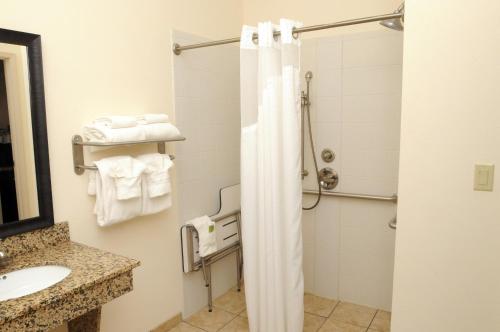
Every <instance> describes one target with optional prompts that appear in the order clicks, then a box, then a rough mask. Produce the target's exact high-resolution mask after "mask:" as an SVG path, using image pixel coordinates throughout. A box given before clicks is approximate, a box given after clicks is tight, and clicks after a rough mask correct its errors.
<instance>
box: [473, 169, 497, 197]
mask: <svg viewBox="0 0 500 332" xmlns="http://www.w3.org/2000/svg"><path fill="white" fill-rule="evenodd" d="M494 173H495V165H493V164H476V166H475V168H474V190H476V191H493V179H494Z"/></svg>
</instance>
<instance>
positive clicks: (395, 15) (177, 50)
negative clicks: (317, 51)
mask: <svg viewBox="0 0 500 332" xmlns="http://www.w3.org/2000/svg"><path fill="white" fill-rule="evenodd" d="M403 16H404V14H403V13H392V14H385V15H378V16H370V17H363V18H356V19H353V20H347V21H340V22H335V23H328V24H318V25H311V26H308V27H302V28H294V29H293V32H294V35H295V34H298V33H302V32H310V31H317V30H325V29H331V28H338V27H343V26H348V25H356V24H362V23H370V22H378V21H384V20H390V19H395V18H402V17H403ZM273 35H274V36H275V37H277V36H279V35H281V32H280V31H275V32H274V34H273ZM253 39H254V40H257V39H258V37H257V34H254V36H253ZM239 41H240V37H234V38H229V39H221V40H215V41H210V42H205V43H199V44H191V45H184V46H181V45H179V44H177V43H174V44H173V47H172V51H173V52H174V54H176V55H179V54H181V52H182V51H186V50H192V49H195V48H202V47H210V46H217V45H224V44H231V43H238V42H239Z"/></svg>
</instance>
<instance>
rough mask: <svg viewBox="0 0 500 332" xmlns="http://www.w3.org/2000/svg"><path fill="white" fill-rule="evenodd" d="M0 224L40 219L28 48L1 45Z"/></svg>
mask: <svg viewBox="0 0 500 332" xmlns="http://www.w3.org/2000/svg"><path fill="white" fill-rule="evenodd" d="M0 174H1V176H0V207H1V209H0V224H5V223H10V222H15V221H18V220H25V219H29V218H34V217H38V198H37V189H36V175H35V155H34V151H33V135H32V128H31V108H30V100H29V76H28V56H27V53H26V47H25V46H19V45H11V44H5V43H0Z"/></svg>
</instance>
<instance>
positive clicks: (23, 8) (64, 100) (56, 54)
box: [0, 0, 241, 332]
mask: <svg viewBox="0 0 500 332" xmlns="http://www.w3.org/2000/svg"><path fill="white" fill-rule="evenodd" d="M240 13H241V8H240V3H239V1H232V0H218V1H201V0H197V1H195V0H189V1H186V0H183V1H175V2H174V1H164V0H151V1H147V2H144V1H133V0H127V1H123V0H122V1H119V0H113V1H97V0H78V1H63V0H60V1H55V0H52V1H43V2H42V1H34V0H32V1H28V0H24V1H21V0H3V1H2V3H1V10H0V27H2V28H8V29H14V30H22V31H27V32H33V33H37V34H41V35H42V47H43V57H44V58H43V61H44V73H45V92H46V104H47V120H48V133H49V148H50V166H51V172H52V189H53V196H54V210H55V219H56V221H57V222H60V221H64V220H68V221H69V222H70V228H71V237H72V238H73V239H74V240H75V241H78V242H82V243H85V244H89V245H92V246H96V247H98V248H102V249H105V250H109V251H112V252H115V253H119V254H123V255H126V256H130V257H134V258H138V259H140V260H141V262H142V265H141V267H139V268H138V269H136V270H135V272H134V276H135V278H134V279H135V280H134V291H133V292H132V293H130V294H127V295H125V296H123V297H121V298H119V299H117V300H115V301H113V302H112V303H110V304H107V305H105V306H104V310H103V321H102V330H103V331H105V332H106V331H123V332H125V331H145V330H147V329H150V328H153V327H155V326H156V325H158V324H160V323H161V322H163V321H164V320H166V319H168V318H170V317H172V316H173V315H175V314H176V313H178V312H180V311H181V308H182V285H181V264H180V251H179V235H178V222H177V220H176V216H177V213H176V210H175V209H171V210H170V211H168V212H167V213H162V214H158V215H155V216H150V217H146V218H140V219H137V220H134V221H131V222H126V223H123V224H120V225H116V226H113V227H110V228H99V227H98V226H97V224H96V222H95V216H94V215H93V214H92V208H93V203H94V202H93V198H91V197H89V196H87V194H86V185H87V176H85V175H84V176H77V175H75V174H74V173H73V170H72V161H71V144H70V139H71V136H72V135H73V134H75V133H77V132H79V131H80V128H81V126H82V125H83V124H84V123H85V122H87V121H89V120H91V119H92V118H94V117H96V116H98V115H100V114H102V112H108V113H112V114H127V113H128V114H133V113H138V112H142V111H148V112H167V113H170V114H172V104H173V102H172V82H171V80H172V78H171V75H172V73H171V70H172V69H171V56H172V53H171V40H170V30H171V28H178V29H180V30H185V31H188V32H192V33H196V34H199V35H205V36H207V37H226V36H232V35H235V34H238V33H239V29H240V20H241V17H240ZM179 144H182V143H179Z"/></svg>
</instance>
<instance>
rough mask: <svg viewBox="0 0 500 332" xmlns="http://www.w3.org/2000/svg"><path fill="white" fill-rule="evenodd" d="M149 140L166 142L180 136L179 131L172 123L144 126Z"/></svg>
mask: <svg viewBox="0 0 500 332" xmlns="http://www.w3.org/2000/svg"><path fill="white" fill-rule="evenodd" d="M140 127H141V128H144V131H145V136H146V139H147V140H166V139H170V138H174V137H177V136H180V134H181V133H180V132H179V129H177V128H176V127H175V126H174V125H173V124H171V123H152V124H148V125H142V126H140Z"/></svg>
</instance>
